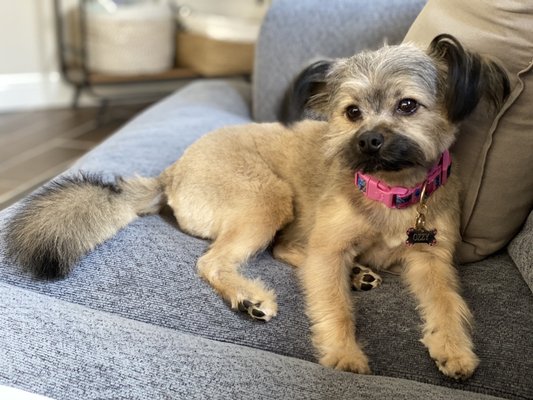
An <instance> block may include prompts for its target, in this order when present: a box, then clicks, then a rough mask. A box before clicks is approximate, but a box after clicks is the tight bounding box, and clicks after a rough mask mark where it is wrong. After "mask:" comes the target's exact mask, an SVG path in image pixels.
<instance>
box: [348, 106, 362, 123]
mask: <svg viewBox="0 0 533 400" xmlns="http://www.w3.org/2000/svg"><path fill="white" fill-rule="evenodd" d="M345 114H346V117H347V118H348V119H349V120H350V121H356V120H358V119H359V118H361V110H359V107H357V106H354V105H351V106H348V107H346V111H345Z"/></svg>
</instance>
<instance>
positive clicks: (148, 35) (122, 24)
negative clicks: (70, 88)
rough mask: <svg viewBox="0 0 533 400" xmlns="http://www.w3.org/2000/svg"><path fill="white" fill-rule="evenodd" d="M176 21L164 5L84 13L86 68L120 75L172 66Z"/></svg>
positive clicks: (156, 70) (94, 10)
mask: <svg viewBox="0 0 533 400" xmlns="http://www.w3.org/2000/svg"><path fill="white" fill-rule="evenodd" d="M174 37H175V22H174V20H173V16H172V12H171V11H170V9H169V8H167V7H166V6H164V5H158V4H149V3H148V4H141V5H132V6H122V7H118V8H117V10H116V11H115V12H113V13H108V12H105V11H104V10H100V9H89V10H88V12H87V53H88V54H87V55H88V65H89V69H90V70H91V71H94V72H100V73H106V74H120V75H138V74H150V73H158V72H163V71H166V70H168V69H170V68H172V65H173V61H174Z"/></svg>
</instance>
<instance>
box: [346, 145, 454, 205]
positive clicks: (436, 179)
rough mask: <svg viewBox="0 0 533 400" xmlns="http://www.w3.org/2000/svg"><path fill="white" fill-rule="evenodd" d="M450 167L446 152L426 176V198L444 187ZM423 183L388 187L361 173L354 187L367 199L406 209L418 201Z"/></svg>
mask: <svg viewBox="0 0 533 400" xmlns="http://www.w3.org/2000/svg"><path fill="white" fill-rule="evenodd" d="M451 166H452V158H451V156H450V152H449V151H448V150H446V151H445V152H444V153H442V156H441V158H440V160H439V162H438V163H437V165H435V166H434V167H433V168H432V169H431V170H430V171H429V172H428V175H427V178H426V180H425V182H427V186H426V196H429V195H431V193H433V192H434V191H435V190H437V189H438V188H439V187H440V186H441V185H444V184H445V183H446V182H447V180H448V177H449V176H450V171H451ZM423 185H424V182H422V183H419V184H418V185H416V186H415V187H412V188H405V187H402V186H393V187H391V186H389V185H387V184H386V183H384V182H381V181H379V180H377V179H376V178H373V177H371V176H370V175H365V174H363V173H361V172H356V173H355V186H357V188H359V190H360V191H361V192H362V193H364V195H365V196H366V197H368V198H369V199H372V200H375V201H379V202H381V203H383V204H385V205H386V206H387V207H389V208H407V207H409V206H411V205H413V204H417V203H418V202H419V201H420V192H421V191H422V186H423Z"/></svg>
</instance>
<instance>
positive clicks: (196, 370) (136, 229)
mask: <svg viewBox="0 0 533 400" xmlns="http://www.w3.org/2000/svg"><path fill="white" fill-rule="evenodd" d="M423 3H424V2H423V1H421V0H374V1H372V2H364V1H362V0H361V1H359V0H358V1H350V0H334V1H329V2H323V1H320V0H308V1H294V0H278V1H274V3H273V6H272V8H271V9H270V11H269V13H268V15H267V16H266V18H265V21H264V23H263V27H262V30H261V35H260V38H259V41H258V44H257V51H256V63H255V70H254V75H253V79H252V82H251V83H250V82H248V81H246V80H240V79H232V80H230V79H225V80H224V79H222V80H201V81H197V82H193V83H191V84H190V85H188V86H187V87H185V88H183V89H181V90H179V91H178V92H176V93H174V94H172V95H171V96H169V97H167V98H166V99H164V100H162V101H160V102H159V103H157V104H155V105H154V106H152V107H151V108H150V109H148V110H147V111H145V112H143V113H142V114H141V115H139V116H138V117H136V118H135V119H134V120H132V121H131V122H129V123H128V124H127V125H125V126H124V127H122V128H121V129H120V130H119V131H118V132H116V133H115V134H114V135H113V136H112V137H110V138H109V139H108V140H106V141H105V142H104V143H103V144H101V145H100V146H98V147H97V148H95V149H94V150H93V151H91V152H89V153H88V154H87V155H85V156H84V157H83V158H82V159H81V160H80V161H79V162H77V163H76V164H75V165H74V166H73V167H72V168H71V169H70V170H69V171H67V172H66V173H67V174H72V173H76V171H79V170H83V171H89V172H95V173H101V174H103V176H104V177H105V179H109V180H112V179H114V176H116V175H120V176H132V175H133V174H135V173H138V174H142V175H146V176H153V175H157V174H159V173H160V172H161V171H162V170H163V169H164V168H165V167H166V166H167V165H169V164H171V163H172V162H173V161H175V160H176V159H177V158H178V157H179V156H180V154H181V153H182V152H183V151H184V150H185V149H186V147H187V146H188V145H189V144H191V143H192V142H193V141H194V140H195V139H197V138H198V137H200V136H201V135H203V134H205V133H207V132H209V131H211V130H213V129H215V128H217V127H221V126H226V125H233V124H243V123H247V122H249V121H251V120H256V121H272V120H275V119H276V118H277V115H278V111H279V106H280V103H281V100H282V96H283V92H284V90H285V88H286V87H287V86H288V84H289V83H290V81H291V79H292V78H293V77H294V76H295V74H296V73H297V72H298V71H299V70H300V69H301V68H302V67H304V66H305V65H307V63H309V62H310V61H312V60H314V59H318V58H321V57H339V56H347V55H350V54H353V53H354V52H356V51H359V50H362V49H365V48H375V47H378V46H380V45H381V44H382V43H383V41H384V39H385V38H386V39H387V41H388V42H389V43H398V42H401V40H402V38H403V36H404V35H405V32H406V31H407V29H408V28H409V26H410V24H411V23H412V21H413V20H414V18H415V17H416V16H417V14H418V13H419V11H420V10H421V8H422V6H423ZM18 207H19V205H18V204H16V205H14V206H12V207H10V208H8V209H6V210H3V211H2V212H1V213H0V231H4V227H5V226H6V224H7V223H8V222H9V219H10V217H11V216H12V215H13V214H14V213H15V212H16V210H17V208H18ZM208 245H209V243H208V242H207V241H205V240H200V239H197V238H192V237H190V236H187V235H185V234H184V233H182V232H180V231H179V229H178V227H177V226H176V223H175V221H174V219H173V218H172V217H171V216H170V215H169V213H168V212H166V211H163V212H162V213H161V215H156V216H149V217H144V218H141V219H138V220H137V221H135V222H134V223H132V224H131V225H129V226H128V227H126V228H125V229H123V230H121V231H120V232H119V233H118V235H117V236H116V237H114V238H113V239H111V240H108V241H107V242H105V243H103V244H102V245H100V246H98V247H97V249H96V250H95V251H93V252H92V253H90V254H89V255H87V256H86V257H84V258H83V259H82V260H81V261H80V262H79V263H78V265H77V266H76V267H75V269H74V271H73V272H72V274H71V275H69V276H68V277H67V278H65V279H62V280H53V281H42V280H35V279H33V278H32V277H31V276H29V275H28V274H26V273H25V272H24V271H21V270H20V268H19V267H18V266H17V265H15V264H14V263H13V262H12V261H10V260H9V259H8V258H7V256H6V254H5V243H4V239H3V237H2V235H1V234H0V385H5V386H9V387H13V388H18V389H22V390H25V391H27V392H32V393H37V394H41V395H45V396H48V397H50V398H53V399H56V400H62V399H69V400H70V399H263V398H265V399H266V398H272V399H291V398H297V399H300V398H301V399H354V398H361V399H387V398H394V399H491V398H510V399H532V398H533V295H532V291H531V289H530V287H529V286H528V282H529V283H530V284H531V281H532V279H533V276H532V275H531V270H532V268H531V265H532V264H533V255H532V247H533V216H531V217H530V218H529V220H528V222H527V223H526V224H525V225H524V227H523V229H522V231H521V232H520V233H519V234H518V236H517V237H516V238H515V239H513V241H512V242H511V243H510V245H509V246H508V247H507V248H506V249H504V250H502V251H500V252H498V253H497V254H494V255H492V256H490V257H489V258H487V259H485V260H483V261H480V262H476V263H470V264H465V265H459V266H458V270H459V274H460V277H461V282H462V287H463V294H464V297H465V299H466V300H467V302H468V303H469V305H470V307H471V309H472V311H473V313H474V316H475V319H476V326H475V330H474V342H475V345H476V352H477V354H478V356H479V357H480V359H481V364H480V366H479V368H478V370H477V371H476V373H475V374H474V376H473V377H472V378H470V379H469V380H467V381H464V382H461V381H454V380H452V379H449V378H446V377H445V376H443V375H442V374H441V373H440V372H439V371H438V370H437V368H436V366H435V365H434V363H433V361H432V360H431V359H430V358H429V356H428V354H427V351H426V349H425V348H424V346H423V345H422V344H421V343H420V342H419V338H420V337H421V333H420V325H421V321H420V318H419V316H418V314H417V312H416V308H415V307H416V305H415V302H414V299H413V298H412V297H411V295H410V294H409V293H408V291H407V289H406V288H405V286H404V285H403V284H402V282H401V279H400V277H397V276H395V275H385V276H384V278H385V279H384V282H383V285H382V286H381V287H380V288H378V289H375V290H372V291H369V292H354V293H353V297H354V301H355V302H356V304H357V307H356V308H357V314H358V316H357V320H358V337H359V339H360V341H361V342H362V344H363V345H364V348H365V351H366V353H367V355H368V356H369V358H370V363H371V368H372V371H373V375H356V374H352V373H347V372H342V371H336V370H332V369H328V368H325V367H322V366H320V365H319V364H317V363H316V358H315V355H314V353H313V347H312V345H311V342H310V335H309V323H308V321H307V318H306V316H305V314H304V312H303V310H304V304H303V296H302V292H301V290H300V288H299V285H298V282H297V279H296V276H295V273H294V272H293V271H292V269H291V267H289V266H288V265H285V264H283V263H281V262H279V261H276V260H274V259H273V258H272V256H271V253H270V252H269V251H268V250H267V251H265V252H264V253H261V254H259V255H258V256H257V257H256V258H255V259H254V260H253V261H252V262H250V263H249V265H247V266H246V268H245V271H244V273H245V274H246V275H247V276H250V277H261V279H263V281H264V282H266V283H267V284H268V285H269V286H270V287H272V288H274V289H275V290H276V292H277V295H278V304H279V313H278V316H277V317H276V318H274V319H273V320H271V321H269V322H267V323H262V322H257V321H253V320H251V319H250V318H249V317H247V316H246V315H244V314H241V313H238V312H234V311H232V310H230V309H229V307H228V306H227V305H226V304H224V303H223V302H222V300H221V299H220V298H219V297H218V296H217V295H216V294H215V293H214V292H213V290H212V289H211V288H210V287H209V286H208V284H206V283H205V282H203V281H202V280H201V279H200V278H199V277H198V274H197V272H196V269H195V262H196V260H197V258H198V257H199V256H200V255H201V254H202V253H203V252H204V251H205V250H206V249H207V247H208ZM519 268H521V269H522V271H524V273H523V274H521V272H520V270H519ZM528 271H529V272H528ZM528 274H529V275H528ZM531 287H533V285H532V286H531ZM0 393H1V392H0ZM0 397H1V396H0Z"/></svg>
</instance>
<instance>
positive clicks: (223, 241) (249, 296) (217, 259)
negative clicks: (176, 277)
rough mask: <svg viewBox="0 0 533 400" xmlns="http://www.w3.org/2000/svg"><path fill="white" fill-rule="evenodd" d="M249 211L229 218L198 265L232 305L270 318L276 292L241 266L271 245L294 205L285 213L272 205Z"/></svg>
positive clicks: (203, 274) (273, 313)
mask: <svg viewBox="0 0 533 400" xmlns="http://www.w3.org/2000/svg"><path fill="white" fill-rule="evenodd" d="M248 211H249V213H246V215H242V216H240V217H238V218H237V219H238V220H236V221H231V220H229V221H225V226H226V227H227V228H226V229H222V231H221V233H220V234H219V235H218V236H217V237H216V239H215V241H214V242H213V244H212V245H211V247H210V249H209V250H208V251H207V253H205V254H204V255H203V256H202V257H200V258H199V259H198V264H197V267H198V272H199V274H200V275H201V276H202V277H203V278H204V279H205V280H206V281H207V282H209V284H210V285H211V286H212V287H213V288H214V289H215V290H216V291H217V292H218V293H219V294H220V295H221V296H222V298H223V299H224V300H226V301H227V302H228V303H229V304H230V306H231V308H233V309H235V310H239V311H242V312H245V313H247V314H249V315H250V316H251V317H252V318H255V319H258V320H263V321H268V320H270V319H271V318H272V317H274V316H275V315H276V314H277V309H278V306H277V303H276V295H275V293H274V292H273V291H272V290H269V289H267V288H266V287H265V285H264V284H263V283H262V282H261V281H260V280H259V279H255V280H252V279H248V278H246V277H244V276H243V275H242V274H241V273H240V272H239V267H240V266H241V265H242V264H244V263H245V262H246V261H247V260H248V259H249V258H250V257H251V256H253V255H254V254H256V253H258V252H259V251H261V250H263V249H265V248H266V247H267V246H268V244H269V243H270V242H271V241H272V238H273V237H274V235H275V233H276V231H277V230H279V229H280V228H281V227H282V226H283V225H284V224H285V223H287V222H288V220H290V218H292V209H291V208H289V209H287V210H286V212H285V215H280V214H279V213H278V214H276V213H272V212H271V211H272V210H270V209H268V207H267V208H264V209H260V208H258V209H256V210H254V211H253V212H250V211H251V210H248Z"/></svg>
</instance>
